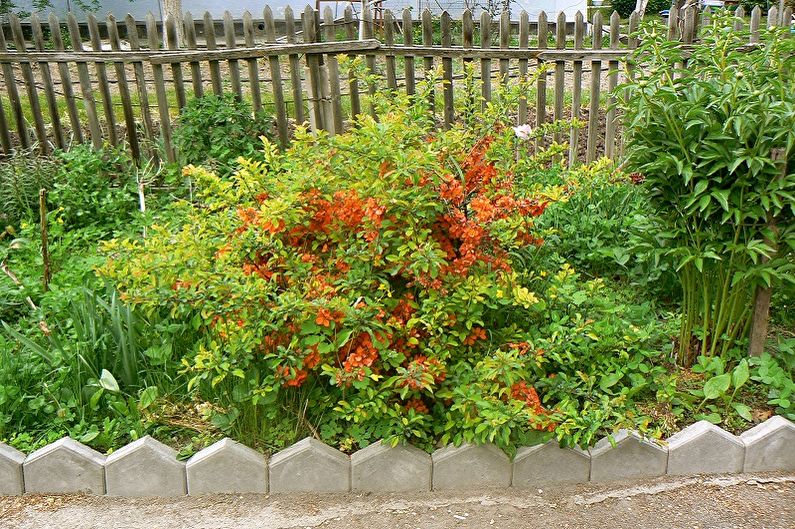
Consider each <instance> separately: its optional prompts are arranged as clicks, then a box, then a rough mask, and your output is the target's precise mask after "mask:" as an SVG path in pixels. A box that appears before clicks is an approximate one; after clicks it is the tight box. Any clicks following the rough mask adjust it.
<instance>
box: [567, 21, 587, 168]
mask: <svg viewBox="0 0 795 529" xmlns="http://www.w3.org/2000/svg"><path fill="white" fill-rule="evenodd" d="M584 38H585V17H583V15H582V13H580V12H579V11H578V12H577V14H576V15H575V16H574V49H575V51H576V50H581V49H583V41H584ZM572 70H573V71H572V89H571V118H572V119H575V120H579V119H580V105H581V103H582V61H577V60H575V61H574V64H573V65H572ZM579 146H580V127H579V125H577V124H575V125H574V126H573V127H571V133H570V135H569V165H571V166H573V165H574V164H575V163H577V159H578V157H579V154H578V151H579Z"/></svg>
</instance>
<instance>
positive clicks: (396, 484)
mask: <svg viewBox="0 0 795 529" xmlns="http://www.w3.org/2000/svg"><path fill="white" fill-rule="evenodd" d="M611 437H612V438H605V439H602V440H600V441H599V442H598V443H597V444H596V446H594V447H593V448H592V449H590V450H569V449H561V448H559V447H558V446H557V444H556V443H554V442H549V443H547V444H544V445H537V446H532V447H523V448H520V449H519V450H518V452H517V454H516V457H515V458H514V459H513V461H511V460H510V459H509V458H508V457H507V456H506V455H505V453H503V452H502V451H501V450H499V449H498V448H497V447H495V446H493V445H484V446H474V445H466V444H465V445H462V446H459V447H452V446H447V447H444V448H441V449H439V450H436V451H435V452H434V453H433V454H431V455H428V454H426V453H425V452H422V451H421V450H418V449H417V448H414V447H411V446H400V445H399V446H396V447H390V446H388V445H384V444H382V443H376V444H374V445H371V446H368V447H366V448H364V449H362V450H359V451H358V452H356V453H355V454H353V455H351V456H348V455H346V454H343V453H342V452H340V451H338V450H335V449H334V448H331V447H330V446H327V445H325V444H323V443H321V442H320V441H318V440H316V439H311V438H306V439H303V440H302V441H299V442H298V443H296V444H294V445H292V446H290V447H288V448H286V449H285V450H282V451H281V452H279V453H278V454H275V455H274V456H273V457H271V458H270V459H269V458H268V457H266V456H265V455H263V454H260V453H259V452H256V451H254V450H252V449H250V448H248V447H246V446H243V445H242V444H240V443H237V442H235V441H232V440H231V439H224V440H222V441H219V442H217V443H215V444H214V445H212V446H210V447H207V448H205V449H204V450H202V451H200V452H199V453H197V454H196V455H194V456H193V457H192V458H191V459H190V460H189V461H188V463H187V465H186V464H185V463H183V462H181V461H177V457H176V456H177V454H176V452H175V451H174V450H172V449H171V448H169V447H168V446H166V445H163V444H162V443H159V442H157V441H155V440H154V439H152V438H151V437H144V438H142V439H139V440H138V441H135V442H134V443H130V444H129V445H127V446H125V447H123V448H121V449H120V450H117V451H116V452H114V453H113V454H111V455H110V456H108V457H107V458H105V456H103V455H101V454H99V453H97V452H94V451H93V450H91V449H90V448H88V447H86V446H83V445H81V444H80V443H78V442H77V441H74V440H72V439H69V438H68V437H65V438H63V439H61V440H59V441H56V442H55V443H52V444H50V445H47V446H45V447H43V448H40V449H39V450H36V451H35V452H33V453H32V454H30V455H28V456H27V457H25V456H24V454H22V453H21V452H18V451H17V450H14V449H13V448H10V447H8V446H6V445H3V444H2V443H0V495H15V494H21V493H23V492H25V493H42V492H78V491H82V492H86V491H87V492H89V493H91V494H105V493H107V494H108V495H116V496H183V495H185V494H188V493H190V494H206V493H216V492H224V493H235V494H237V493H240V494H242V493H252V492H253V493H265V492H268V491H270V492H272V493H278V492H348V491H351V490H353V491H373V492H376V491H378V492H399V491H409V490H415V491H419V490H429V489H434V490H441V489H447V490H451V489H455V490H467V489H482V488H485V487H509V486H513V487H517V488H522V487H530V486H536V485H548V484H550V483H554V482H557V483H560V482H564V481H565V482H580V483H581V482H586V481H626V480H631V479H636V478H640V477H650V476H661V475H664V474H671V475H674V474H675V475H681V474H699V473H701V474H703V473H715V472H741V471H743V470H744V471H746V472H758V471H792V470H795V424H793V423H792V422H790V421H788V420H787V419H785V418H783V417H772V418H770V419H768V420H767V421H765V422H764V423H762V424H759V425H757V426H755V427H753V428H751V429H750V430H748V431H747V432H745V433H743V434H742V435H740V436H734V435H732V434H730V433H728V432H726V431H725V430H722V429H721V428H719V427H717V426H715V425H713V424H709V423H705V422H703V421H702V422H699V423H696V424H693V425H691V426H689V427H687V428H685V429H684V430H682V431H681V432H679V433H677V434H676V435H673V436H672V437H671V438H670V439H669V440H668V441H667V442H653V441H651V440H649V439H645V438H643V437H641V436H640V435H638V434H637V433H636V432H632V431H626V430H621V431H619V432H617V433H616V434H615V435H613V436H611ZM186 469H187V472H186ZM106 483H107V490H106Z"/></svg>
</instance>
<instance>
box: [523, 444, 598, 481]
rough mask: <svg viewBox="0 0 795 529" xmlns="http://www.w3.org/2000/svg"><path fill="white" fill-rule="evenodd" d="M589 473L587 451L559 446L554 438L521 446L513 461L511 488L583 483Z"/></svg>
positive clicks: (589, 457)
mask: <svg viewBox="0 0 795 529" xmlns="http://www.w3.org/2000/svg"><path fill="white" fill-rule="evenodd" d="M590 474H591V456H590V454H588V452H585V451H583V450H580V449H579V448H575V449H571V448H561V447H560V445H559V444H558V442H557V441H549V442H548V443H545V444H540V445H536V446H525V447H522V448H520V449H519V450H517V452H516V457H515V458H514V460H513V486H514V487H530V486H535V485H546V484H549V483H586V482H587V481H588V479H589V477H590Z"/></svg>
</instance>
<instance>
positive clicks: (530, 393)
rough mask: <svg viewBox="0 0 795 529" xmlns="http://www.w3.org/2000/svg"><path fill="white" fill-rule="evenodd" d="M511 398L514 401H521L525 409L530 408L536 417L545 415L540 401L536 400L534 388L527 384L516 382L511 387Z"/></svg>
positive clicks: (536, 395)
mask: <svg viewBox="0 0 795 529" xmlns="http://www.w3.org/2000/svg"><path fill="white" fill-rule="evenodd" d="M511 398H513V399H515V400H523V401H524V402H525V403H526V404H527V407H528V408H530V409H531V410H532V411H533V413H535V414H536V415H541V414H543V413H546V410H545V409H544V407H543V406H541V399H540V398H538V393H537V392H536V388H534V387H532V386H528V385H527V382H525V381H522V382H517V383H516V384H514V385H513V386H511Z"/></svg>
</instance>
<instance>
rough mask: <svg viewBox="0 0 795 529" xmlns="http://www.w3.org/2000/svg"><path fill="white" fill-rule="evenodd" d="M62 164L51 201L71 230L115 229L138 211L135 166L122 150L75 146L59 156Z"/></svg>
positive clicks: (54, 181) (50, 196)
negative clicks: (93, 227) (90, 228)
mask: <svg viewBox="0 0 795 529" xmlns="http://www.w3.org/2000/svg"><path fill="white" fill-rule="evenodd" d="M56 159H57V160H58V161H59V162H60V163H59V165H58V171H57V172H56V174H55V177H54V178H53V187H52V190H51V192H50V195H49V200H48V202H49V203H50V204H51V205H52V207H53V208H57V209H58V215H59V217H60V218H61V219H62V221H63V222H64V223H65V224H66V226H67V227H68V228H70V229H78V228H83V227H87V226H95V227H102V228H103V229H108V230H112V229H113V228H114V227H118V226H121V225H123V224H124V223H125V222H127V221H129V219H130V218H131V217H132V215H133V214H134V213H135V212H136V210H137V209H138V208H137V206H138V196H137V186H136V182H135V178H134V175H135V167H136V165H135V163H134V162H133V160H132V159H131V158H130V155H129V154H128V153H127V151H126V150H125V149H124V148H123V147H121V146H120V147H112V146H105V147H104V148H102V149H99V150H96V149H94V148H93V147H92V146H91V145H88V144H80V145H75V146H73V147H72V148H71V149H69V150H68V151H59V152H58V153H56Z"/></svg>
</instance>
